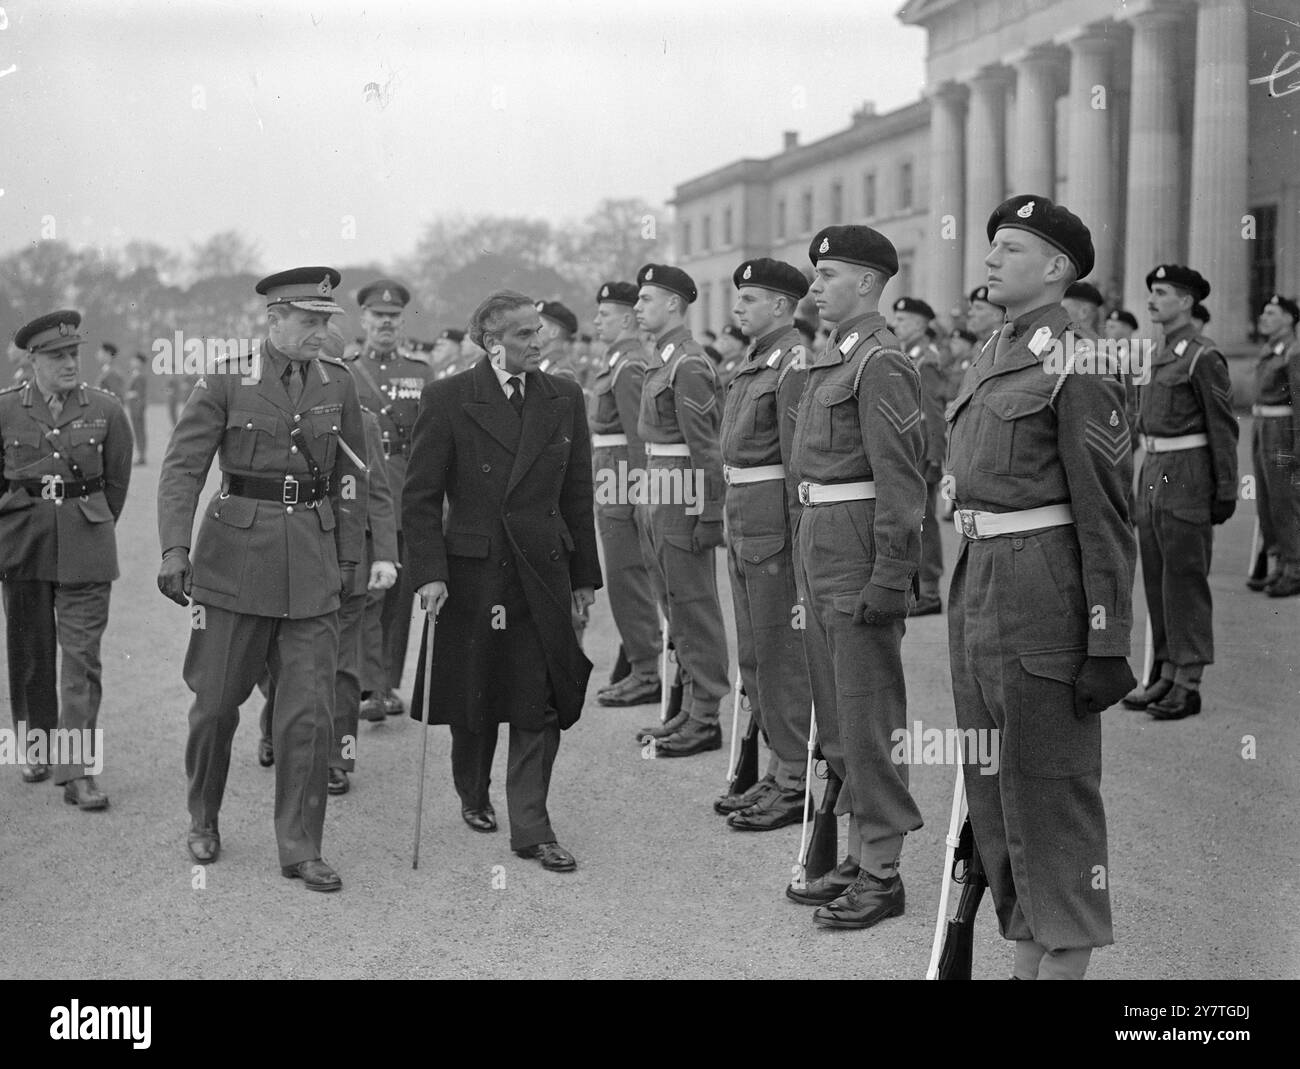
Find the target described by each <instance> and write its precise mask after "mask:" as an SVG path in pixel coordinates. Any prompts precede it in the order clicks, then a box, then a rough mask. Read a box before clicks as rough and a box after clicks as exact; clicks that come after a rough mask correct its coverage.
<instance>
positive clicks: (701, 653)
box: [645, 457, 731, 724]
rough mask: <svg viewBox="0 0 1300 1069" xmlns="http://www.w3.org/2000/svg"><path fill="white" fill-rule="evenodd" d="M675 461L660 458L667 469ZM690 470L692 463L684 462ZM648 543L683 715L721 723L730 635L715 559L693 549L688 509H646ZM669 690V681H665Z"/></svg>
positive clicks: (672, 506) (727, 684) (673, 506)
mask: <svg viewBox="0 0 1300 1069" xmlns="http://www.w3.org/2000/svg"><path fill="white" fill-rule="evenodd" d="M678 459H679V458H676V457H656V458H654V460H653V461H652V463H654V464H662V462H663V461H665V460H666V461H668V462H669V464H670V465H671V464H673V462H675V461H677V460H678ZM680 459H681V461H682V462H683V465H682V466H684V467H686V468H687V469H688V470H689V465H690V460H689V458H686V457H682V458H680ZM645 508H646V514H647V517H648V519H649V541H650V547H651V550H652V552H653V553H654V556H655V562H656V564H657V566H658V569H659V575H660V579H661V581H662V582H663V585H664V590H665V592H666V600H667V606H668V633H669V634H670V635H672V639H673V645H674V647H675V648H676V650H677V661H678V664H679V665H680V666H681V673H682V685H683V691H682V710H683V711H684V712H685V713H686V714H687V716H689V717H690V719H692V720H697V721H699V722H701V723H705V724H716V723H717V722H718V703H719V702H721V701H722V699H723V697H725V696H726V694H727V692H728V691H729V690H731V682H730V680H729V679H728V678H727V671H728V666H727V635H726V629H725V627H724V625H723V622H722V606H721V604H720V603H719V601H718V575H717V557H716V554H715V553H714V551H713V550H711V549H710V550H705V551H704V552H702V553H697V552H695V550H693V549H692V548H691V546H692V541H691V539H692V536H693V533H694V530H695V520H696V517H695V516H692V515H690V514H689V513H687V512H686V506H685V505H684V504H657V505H656V504H651V505H647V506H645ZM664 685H665V686H668V685H669V681H668V680H664Z"/></svg>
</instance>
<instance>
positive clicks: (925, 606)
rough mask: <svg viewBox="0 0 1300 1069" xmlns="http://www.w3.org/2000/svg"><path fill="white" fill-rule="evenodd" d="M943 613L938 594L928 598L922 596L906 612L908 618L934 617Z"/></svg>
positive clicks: (941, 602)
mask: <svg viewBox="0 0 1300 1069" xmlns="http://www.w3.org/2000/svg"><path fill="white" fill-rule="evenodd" d="M941 612H943V601H942V599H940V597H939V595H938V594H931V595H929V596H928V597H926V596H922V597H921V598H920V599H919V600H918V601H917V603H916V604H915V605H913V606H912V607H911V609H909V610H908V613H907V615H908V616H935V615H938V614H939V613H941Z"/></svg>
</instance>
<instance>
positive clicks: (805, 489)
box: [799, 483, 812, 505]
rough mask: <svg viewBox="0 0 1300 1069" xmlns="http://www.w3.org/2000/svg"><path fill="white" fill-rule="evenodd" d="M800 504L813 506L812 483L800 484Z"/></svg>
mask: <svg viewBox="0 0 1300 1069" xmlns="http://www.w3.org/2000/svg"><path fill="white" fill-rule="evenodd" d="M799 504H801V505H811V504H812V484H811V483H800V484H799Z"/></svg>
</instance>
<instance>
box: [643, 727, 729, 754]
mask: <svg viewBox="0 0 1300 1069" xmlns="http://www.w3.org/2000/svg"><path fill="white" fill-rule="evenodd" d="M721 749H722V728H721V727H719V726H718V725H717V724H701V723H699V722H698V721H693V720H688V721H687V722H686V723H685V724H683V725H682V726H681V727H680V728H679V729H678V730H677V731H674V732H673V733H672V734H671V735H666V736H664V737H663V738H662V739H655V756H656V757H693V756H694V755H695V754H697V753H708V752H709V751H710V750H721Z"/></svg>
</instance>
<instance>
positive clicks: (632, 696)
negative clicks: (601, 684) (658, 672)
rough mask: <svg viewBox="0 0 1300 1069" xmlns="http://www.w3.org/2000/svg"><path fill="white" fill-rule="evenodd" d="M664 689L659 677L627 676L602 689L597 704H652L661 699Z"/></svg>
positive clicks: (597, 696) (597, 697)
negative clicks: (619, 681)
mask: <svg viewBox="0 0 1300 1069" xmlns="http://www.w3.org/2000/svg"><path fill="white" fill-rule="evenodd" d="M662 693H663V690H662V688H661V687H660V686H659V677H658V676H655V677H654V678H653V679H645V678H638V677H637V676H627V677H625V678H624V679H623V681H622V682H621V683H618V684H616V685H615V686H612V687H610V688H609V689H608V690H602V691H601V692H600V693H599V694H597V695H596V704H597V705H607V706H624V705H652V704H654V703H656V702H658V701H659V698H660V696H661V695H662Z"/></svg>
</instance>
